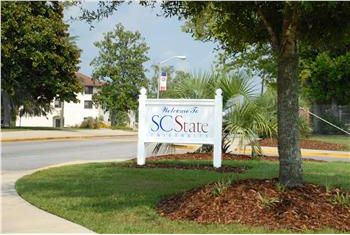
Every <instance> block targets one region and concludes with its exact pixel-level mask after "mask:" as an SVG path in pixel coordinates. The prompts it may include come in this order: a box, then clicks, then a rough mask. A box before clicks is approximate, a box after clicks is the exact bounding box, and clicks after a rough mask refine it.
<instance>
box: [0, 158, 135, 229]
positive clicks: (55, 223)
mask: <svg viewBox="0 0 350 235" xmlns="http://www.w3.org/2000/svg"><path fill="white" fill-rule="evenodd" d="M124 160H128V159H122V160H120V159H118V160H114V161H124ZM112 161H113V160H102V161H101V160H100V161H98V160H97V161H95V160H93V161H75V162H67V163H64V164H58V165H54V166H50V167H45V168H40V169H36V170H31V171H7V172H2V173H1V178H2V186H1V187H2V190H1V206H2V208H1V230H0V231H1V233H93V232H92V231H90V230H88V229H87V228H85V227H83V226H81V225H78V224H75V223H73V222H70V221H68V220H65V219H63V218H61V217H58V216H55V215H53V214H50V213H48V212H46V211H43V210H40V209H38V208H37V207H35V206H33V205H31V204H30V203H28V202H27V201H25V200H24V199H22V198H21V197H20V196H19V195H18V194H17V192H16V189H15V183H16V181H17V180H18V179H19V178H21V177H23V176H25V175H28V174H32V173H34V172H35V171H39V170H43V169H47V168H52V167H59V166H63V165H72V164H82V163H90V162H112Z"/></svg>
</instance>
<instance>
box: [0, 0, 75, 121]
mask: <svg viewBox="0 0 350 235" xmlns="http://www.w3.org/2000/svg"><path fill="white" fill-rule="evenodd" d="M1 21H2V22H1V43H2V45H1V77H2V88H1V89H2V92H1V93H2V98H3V108H4V116H5V117H7V118H4V119H5V120H4V122H5V123H4V124H5V125H9V120H8V117H9V115H10V114H12V115H13V114H14V112H15V111H16V110H17V109H18V108H19V107H22V109H21V110H22V113H27V114H30V115H44V114H46V113H47V112H48V111H49V110H50V108H51V106H50V103H51V102H52V101H53V99H56V98H57V99H60V100H61V101H77V99H76V93H77V92H79V91H81V86H80V83H79V81H78V80H77V79H76V76H75V72H77V70H78V64H79V57H80V50H79V49H78V48H77V46H76V45H75V43H74V41H72V38H71V37H70V35H69V33H68V25H67V24H65V23H64V22H63V7H62V5H61V4H60V3H58V2H3V3H2V4H1Z"/></svg>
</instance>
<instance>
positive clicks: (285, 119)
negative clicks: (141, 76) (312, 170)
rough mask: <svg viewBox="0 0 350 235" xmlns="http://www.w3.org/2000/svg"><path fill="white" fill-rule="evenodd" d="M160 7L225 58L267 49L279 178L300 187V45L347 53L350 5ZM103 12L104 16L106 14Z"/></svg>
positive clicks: (204, 4) (169, 3)
mask: <svg viewBox="0 0 350 235" xmlns="http://www.w3.org/2000/svg"><path fill="white" fill-rule="evenodd" d="M141 4H143V5H153V4H155V3H154V2H153V3H147V2H146V3H145V2H141ZM161 7H162V9H163V13H164V16H165V17H173V16H175V17H178V18H179V19H184V20H185V26H184V29H185V31H186V32H188V33H191V35H192V36H193V37H194V38H196V39H198V40H202V41H209V40H211V41H215V42H217V43H218V44H219V45H220V48H221V49H222V50H224V51H225V52H226V53H228V54H235V53H238V52H244V51H245V50H247V49H249V48H251V46H259V45H265V44H269V48H270V50H271V54H273V56H274V57H275V58H276V62H277V63H276V71H277V95H278V101H277V107H278V110H277V116H278V151H279V160H280V172H279V179H280V182H281V183H282V184H284V185H286V186H290V187H293V186H296V185H300V184H302V182H303V170H302V161H301V152H300V145H299V135H300V134H299V127H298V120H299V103H298V102H299V101H298V99H299V85H300V83H299V79H298V75H299V71H298V69H299V68H298V66H299V51H298V49H299V44H300V43H303V44H304V45H306V46H307V45H312V46H313V47H314V48H317V49H319V50H321V51H322V50H326V49H329V50H335V49H338V48H342V47H345V48H348V47H349V45H350V4H348V3H347V2H339V1H336V2H293V1H283V2H265V1H264V2H263V1H261V2H260V1H257V2H214V1H211V2H194V1H165V2H162V4H161ZM105 13H106V14H107V15H108V14H110V11H105ZM99 14H100V15H101V12H99Z"/></svg>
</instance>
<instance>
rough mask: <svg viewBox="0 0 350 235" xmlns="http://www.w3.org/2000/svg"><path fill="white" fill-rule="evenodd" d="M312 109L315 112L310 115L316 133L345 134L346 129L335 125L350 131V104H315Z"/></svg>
mask: <svg viewBox="0 0 350 235" xmlns="http://www.w3.org/2000/svg"><path fill="white" fill-rule="evenodd" d="M310 111H311V112H312V114H313V115H310V121H311V124H312V129H313V132H314V133H315V134H326V135H327V134H344V131H341V130H339V129H338V128H336V127H334V125H335V126H337V127H339V128H341V129H343V130H345V131H346V132H350V105H334V104H333V105H320V104H314V105H312V107H311V110H310ZM322 119H324V120H325V121H324V120H322ZM327 122H329V123H331V124H333V125H331V124H329V123H327Z"/></svg>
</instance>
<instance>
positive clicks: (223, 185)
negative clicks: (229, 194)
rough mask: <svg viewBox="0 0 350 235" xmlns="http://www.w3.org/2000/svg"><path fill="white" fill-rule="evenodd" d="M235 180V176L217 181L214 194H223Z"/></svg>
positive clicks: (213, 190)
mask: <svg viewBox="0 0 350 235" xmlns="http://www.w3.org/2000/svg"><path fill="white" fill-rule="evenodd" d="M234 181H236V180H235V179H234V178H233V177H228V178H224V179H221V180H219V181H218V182H215V183H214V187H213V189H212V191H211V193H212V194H213V195H214V196H220V195H222V194H223V193H224V192H225V191H226V190H227V189H228V187H230V186H231V184H232V183H233V182H234Z"/></svg>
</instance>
